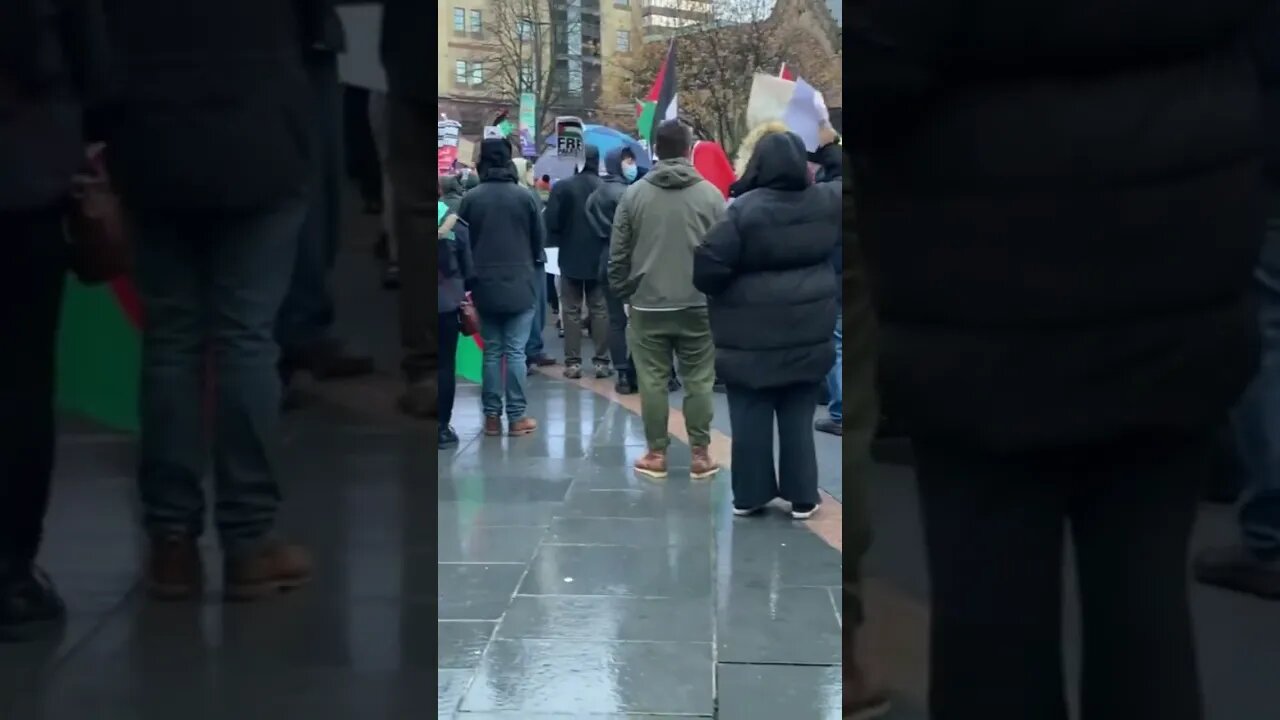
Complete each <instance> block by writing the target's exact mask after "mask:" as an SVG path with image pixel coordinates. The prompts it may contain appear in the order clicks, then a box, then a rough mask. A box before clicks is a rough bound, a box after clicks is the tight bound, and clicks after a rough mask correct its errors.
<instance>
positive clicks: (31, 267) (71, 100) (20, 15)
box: [0, 0, 107, 644]
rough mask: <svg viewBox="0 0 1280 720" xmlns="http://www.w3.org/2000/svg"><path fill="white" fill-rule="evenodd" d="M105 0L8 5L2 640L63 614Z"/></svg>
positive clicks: (3, 49) (2, 131)
mask: <svg viewBox="0 0 1280 720" xmlns="http://www.w3.org/2000/svg"><path fill="white" fill-rule="evenodd" d="M105 48H106V35H105V32H104V25H103V14H102V6H101V4H100V0H77V1H75V2H72V1H70V0H68V1H67V2H59V3H49V2H46V1H45V0H3V1H2V2H0V238H4V240H3V242H4V249H5V259H6V265H5V267H6V270H7V277H6V278H5V281H4V283H3V284H0V308H3V309H0V334H2V335H3V337H4V338H5V339H6V341H7V342H8V343H9V344H10V349H9V350H8V351H7V352H6V353H4V364H3V366H2V367H0V398H4V404H3V410H2V412H3V418H4V423H3V425H4V432H5V442H4V444H3V446H2V449H0V468H3V469H0V644H2V643H4V642H7V641H14V640H26V639H35V638H36V637H37V636H39V635H42V634H43V633H44V631H47V630H52V629H54V628H56V627H57V626H58V625H59V624H60V623H61V621H62V620H64V619H65V618H66V606H65V605H64V604H63V602H62V599H61V598H60V597H59V596H58V593H57V591H56V590H55V588H54V586H53V583H52V582H51V581H50V580H49V578H48V577H47V576H46V575H45V574H44V572H43V571H41V570H40V569H39V568H38V567H36V556H37V555H38V554H39V551H40V544H41V537H42V535H43V530H42V528H43V526H44V518H45V514H46V512H47V510H48V507H49V498H50V488H51V485H52V481H53V462H54V448H55V445H56V429H55V417H54V385H55V382H54V380H55V376H56V372H55V368H56V365H57V363H56V350H57V344H58V339H57V337H58V318H59V316H60V314H61V309H62V292H63V285H64V283H65V281H66V275H67V267H68V261H69V257H68V253H67V243H66V235H65V234H64V230H63V222H64V220H65V216H66V211H67V208H68V205H69V203H68V199H69V198H70V195H71V187H72V177H73V176H74V175H75V174H76V173H77V172H78V171H79V170H80V169H81V168H82V166H83V165H84V162H85V144H86V134H85V131H84V127H85V126H84V122H83V121H84V115H85V111H86V109H89V106H90V104H91V101H92V100H94V99H96V98H98V97H99V93H101V92H102V91H103V90H105V88H106V83H105V81H106V78H105V77H104V76H103V75H102V74H101V73H102V70H103V68H104V67H105V66H106V61H107V57H106V53H105Z"/></svg>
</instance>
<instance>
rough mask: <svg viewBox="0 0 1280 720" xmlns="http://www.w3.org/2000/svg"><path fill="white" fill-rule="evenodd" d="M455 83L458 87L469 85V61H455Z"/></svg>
mask: <svg viewBox="0 0 1280 720" xmlns="http://www.w3.org/2000/svg"><path fill="white" fill-rule="evenodd" d="M453 81H454V82H455V83H457V84H458V85H466V84H467V61H466V60H455V61H454V62H453Z"/></svg>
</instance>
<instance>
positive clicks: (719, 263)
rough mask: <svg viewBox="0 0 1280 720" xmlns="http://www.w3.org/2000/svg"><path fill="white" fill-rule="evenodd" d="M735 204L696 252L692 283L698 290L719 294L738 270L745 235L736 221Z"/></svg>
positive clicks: (709, 232) (708, 293) (712, 227)
mask: <svg viewBox="0 0 1280 720" xmlns="http://www.w3.org/2000/svg"><path fill="white" fill-rule="evenodd" d="M733 217H734V212H733V208H732V207H730V208H729V212H728V214H726V215H725V216H724V217H722V218H721V219H720V221H719V222H717V223H716V224H715V225H712V226H711V230H709V231H707V237H706V239H705V240H703V242H702V244H701V245H699V246H698V249H697V251H696V252H695V253H694V255H693V286H694V287H696V288H698V292H701V293H703V294H705V295H709V296H713V297H714V296H716V295H719V294H721V293H723V292H724V291H725V290H726V289H728V287H729V285H730V284H731V283H732V282H733V277H734V275H736V274H737V272H738V262H739V258H741V257H742V235H740V234H739V233H738V227H737V225H735V224H734V220H733Z"/></svg>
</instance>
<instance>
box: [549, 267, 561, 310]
mask: <svg viewBox="0 0 1280 720" xmlns="http://www.w3.org/2000/svg"><path fill="white" fill-rule="evenodd" d="M547 302H548V303H550V304H551V311H552V312H554V313H555V314H557V315H559V314H560V289H559V288H558V287H556V276H555V275H552V274H551V273H547Z"/></svg>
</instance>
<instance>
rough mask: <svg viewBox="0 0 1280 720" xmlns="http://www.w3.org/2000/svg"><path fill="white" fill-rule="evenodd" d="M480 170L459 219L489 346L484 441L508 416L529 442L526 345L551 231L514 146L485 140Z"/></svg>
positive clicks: (512, 431)
mask: <svg viewBox="0 0 1280 720" xmlns="http://www.w3.org/2000/svg"><path fill="white" fill-rule="evenodd" d="M477 165H478V168H479V175H480V185H479V186H478V187H476V188H475V189H474V190H470V191H468V192H467V194H466V195H464V196H463V198H462V204H461V205H459V206H458V218H459V219H461V220H462V221H464V222H466V223H467V226H468V229H469V231H470V235H471V254H472V260H473V267H474V272H475V276H474V278H473V280H472V285H471V287H472V288H473V289H472V296H473V297H474V301H475V307H476V311H477V312H478V313H479V314H480V321H481V322H480V335H481V338H482V339H483V341H484V371H483V378H482V383H481V390H480V400H481V404H482V406H483V410H484V434H485V435H490V436H496V435H501V434H502V433H503V428H502V418H503V415H504V413H505V415H506V418H507V428H506V432H507V434H508V435H513V436H514V435H528V434H530V433H532V432H534V431H535V430H536V429H537V428H538V423H537V421H536V420H534V419H533V418H531V417H529V416H528V415H526V414H525V411H526V410H527V409H528V403H527V399H526V397H525V391H524V388H525V379H526V377H525V376H526V372H527V370H526V366H525V346H526V345H527V344H528V342H529V332H530V328H531V327H532V325H533V318H534V303H535V302H536V301H537V298H538V289H537V284H538V283H540V282H542V281H543V280H542V278H543V272H542V270H541V269H540V265H541V264H543V263H545V262H546V254H545V252H544V250H543V247H544V242H545V232H544V230H543V226H542V217H541V214H540V213H539V211H538V199H537V197H535V196H534V194H533V193H532V192H530V191H529V190H528V189H526V188H523V187H521V186H520V185H519V183H518V182H517V178H516V168H515V165H514V164H513V163H512V162H511V144H510V143H508V142H507V141H506V140H503V139H499V138H490V139H487V140H483V141H481V143H480V161H479V162H478V163H477Z"/></svg>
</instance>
